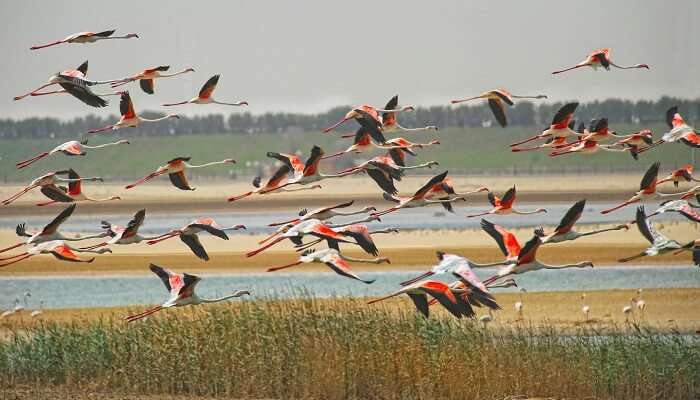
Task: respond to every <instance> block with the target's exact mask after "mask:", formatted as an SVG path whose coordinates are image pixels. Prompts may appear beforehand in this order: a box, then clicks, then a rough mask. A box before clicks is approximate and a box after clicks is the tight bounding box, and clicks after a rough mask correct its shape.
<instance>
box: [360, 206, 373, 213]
mask: <svg viewBox="0 0 700 400" xmlns="http://www.w3.org/2000/svg"><path fill="white" fill-rule="evenodd" d="M370 211H377V207H374V206H368V207H365V208H363V209H362V212H363V213H368V212H370Z"/></svg>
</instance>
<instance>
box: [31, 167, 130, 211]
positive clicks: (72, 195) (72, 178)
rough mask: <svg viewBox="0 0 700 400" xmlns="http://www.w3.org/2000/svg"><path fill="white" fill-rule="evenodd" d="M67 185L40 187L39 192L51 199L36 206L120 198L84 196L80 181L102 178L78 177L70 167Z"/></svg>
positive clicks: (116, 197) (118, 198)
mask: <svg viewBox="0 0 700 400" xmlns="http://www.w3.org/2000/svg"><path fill="white" fill-rule="evenodd" d="M68 179H69V182H68V187H67V188H66V187H64V186H56V185H45V186H42V187H41V193H43V194H44V196H46V197H48V198H49V199H51V201H46V202H43V203H37V206H47V205H49V204H53V203H73V202H78V201H92V202H98V203H99V202H105V201H112V200H121V197H119V196H111V197H105V198H101V199H93V198H91V197H88V196H86V195H85V194H84V193H83V185H82V182H83V181H85V180H92V181H100V182H102V178H84V179H82V178H80V176H79V175H78V173H77V172H75V171H74V170H73V169H72V168H71V169H69V170H68Z"/></svg>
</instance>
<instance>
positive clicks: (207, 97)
mask: <svg viewBox="0 0 700 400" xmlns="http://www.w3.org/2000/svg"><path fill="white" fill-rule="evenodd" d="M219 77H220V75H218V74H217V75H214V76H212V77H211V78H209V80H208V81H206V83H204V86H202V89H200V90H199V94H198V95H197V97H193V98H191V99H189V100H185V101H181V102H179V103H167V104H163V106H164V107H170V106H180V105H183V104H221V105H225V106H247V105H248V102H247V101H239V102H237V103H223V102H220V101H216V100H214V98H213V97H212V96H211V95H212V94H213V93H214V90H215V89H216V84H217V83H219ZM142 82H143V81H142Z"/></svg>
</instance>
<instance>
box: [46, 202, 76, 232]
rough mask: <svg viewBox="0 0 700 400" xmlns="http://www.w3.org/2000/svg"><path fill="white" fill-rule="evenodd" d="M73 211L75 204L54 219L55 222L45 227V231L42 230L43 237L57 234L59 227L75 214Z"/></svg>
mask: <svg viewBox="0 0 700 400" xmlns="http://www.w3.org/2000/svg"><path fill="white" fill-rule="evenodd" d="M73 211H75V204H71V205H69V206H68V207H66V208H65V209H64V210H63V211H61V213H60V214H58V215H57V216H56V218H54V219H53V221H51V222H49V223H48V224H47V225H46V226H45V227H44V229H42V231H41V233H42V234H43V235H46V234H51V233H54V232H56V230H57V229H58V227H59V226H61V224H62V223H64V222H65V221H66V220H67V219H68V218H69V217H70V216H71V215H72V214H73Z"/></svg>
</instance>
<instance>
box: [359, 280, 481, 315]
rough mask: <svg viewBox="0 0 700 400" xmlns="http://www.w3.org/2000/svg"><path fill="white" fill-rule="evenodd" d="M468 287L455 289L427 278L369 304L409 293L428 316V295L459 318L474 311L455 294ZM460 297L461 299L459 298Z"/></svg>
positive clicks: (464, 290)
mask: <svg viewBox="0 0 700 400" xmlns="http://www.w3.org/2000/svg"><path fill="white" fill-rule="evenodd" d="M466 291H467V290H466V289H453V288H450V286H449V285H447V284H446V283H444V282H439V281H433V280H427V281H420V282H416V283H414V284H412V285H408V286H404V287H403V288H401V289H399V290H397V291H395V292H394V293H391V294H390V295H388V296H385V297H380V298H378V299H374V300H370V301H368V302H367V304H374V303H377V302H380V301H384V300H386V299H390V298H392V297H395V296H399V295H401V294H404V293H405V294H407V295H408V297H410V298H411V300H412V301H413V304H414V305H415V306H416V309H417V310H418V311H419V312H420V313H421V314H423V316H425V317H426V318H428V316H429V315H430V311H429V310H430V308H429V304H428V295H430V296H432V297H433V298H435V299H436V300H437V301H438V302H439V303H440V304H441V305H442V306H443V307H445V309H447V311H449V312H450V313H451V314H452V315H454V316H455V317H457V318H462V316H464V315H470V311H471V314H473V311H472V310H471V309H470V308H467V307H468V303H465V302H464V301H463V300H461V298H458V297H457V296H455V293H457V294H461V293H464V292H466ZM458 299H459V300H458Z"/></svg>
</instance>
